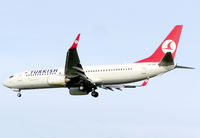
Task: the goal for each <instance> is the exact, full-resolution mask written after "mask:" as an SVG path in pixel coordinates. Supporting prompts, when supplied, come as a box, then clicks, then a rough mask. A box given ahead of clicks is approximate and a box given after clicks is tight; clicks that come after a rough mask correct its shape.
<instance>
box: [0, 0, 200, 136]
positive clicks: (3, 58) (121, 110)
mask: <svg viewBox="0 0 200 138" xmlns="http://www.w3.org/2000/svg"><path fill="white" fill-rule="evenodd" d="M199 6H200V2H199V1H198V0H196V1H195V0H190V1H188V0H167V1H164V0H150V1H148V0H146V1H144V0H140V1H138V0H120V1H117V0H101V1H94V0H93V1H92V0H91V1H90V0H71V1H68V0H56V1H53V0H17V1H15V0H6V1H3V0H1V1H0V48H1V50H0V63H1V71H0V82H1V83H2V82H3V81H4V80H6V79H7V78H8V77H9V76H10V75H12V74H14V73H17V72H21V71H26V70H31V69H42V68H52V67H55V68H57V67H64V64H65V56H66V52H67V50H68V48H69V47H70V46H71V44H72V42H73V41H74V39H75V37H76V35H77V34H78V33H81V37H80V43H79V47H78V52H79V56H80V59H81V63H82V64H83V65H99V64H100V65H103V64H106V65H107V64H119V63H133V62H134V61H137V60H140V59H143V58H145V57H147V56H149V55H151V54H152V53H153V52H154V51H155V49H156V48H157V47H158V45H159V44H160V43H161V42H162V41H163V39H164V38H165V37H166V36H167V34H168V33H169V32H170V31H171V29H172V28H173V27H174V26H175V25H176V24H183V25H184V27H183V31H182V35H181V39H180V43H179V47H178V50H177V53H176V62H177V63H178V64H179V65H187V66H193V67H195V68H197V69H195V70H180V69H177V70H174V71H171V72H169V73H167V74H165V75H162V76H159V77H157V78H153V79H150V81H149V84H148V86H147V87H144V88H138V89H131V90H124V91H123V92H120V91H114V92H111V91H106V90H98V92H99V94H100V96H99V98H97V99H95V98H93V97H91V96H90V95H88V96H80V97H77V96H70V95H69V93H68V89H64V88H63V89H46V90H29V91H22V98H18V97H17V96H16V93H15V92H13V91H12V90H10V89H8V88H5V87H3V86H2V85H1V86H0V92H1V94H0V137H1V138H13V137H15V138H55V137H58V138H111V137H113V138H122V137H123V138H133V137H136V138H147V137H148V138H161V137H162V138H169V137H170V138H188V137H192V138H199V137H200V100H199V99H200V91H199V88H200V86H199V85H200V81H199V77H200V72H199V68H200V62H199V59H200V56H199V55H200V54H199V51H200V44H199V40H200V18H199V14H200V8H199Z"/></svg>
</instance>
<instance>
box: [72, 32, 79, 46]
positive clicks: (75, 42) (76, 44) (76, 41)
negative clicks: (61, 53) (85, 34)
mask: <svg viewBox="0 0 200 138" xmlns="http://www.w3.org/2000/svg"><path fill="white" fill-rule="evenodd" d="M79 38H80V33H79V34H78V35H77V37H76V39H75V41H74V43H73V44H72V46H71V48H70V50H74V49H76V48H77V46H78V42H79Z"/></svg>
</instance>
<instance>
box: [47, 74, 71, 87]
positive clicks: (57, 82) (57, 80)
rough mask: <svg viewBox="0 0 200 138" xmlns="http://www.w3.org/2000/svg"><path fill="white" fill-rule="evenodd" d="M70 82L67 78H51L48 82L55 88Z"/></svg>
mask: <svg viewBox="0 0 200 138" xmlns="http://www.w3.org/2000/svg"><path fill="white" fill-rule="evenodd" d="M68 81H69V80H68V79H67V80H66V79H65V76H50V77H49V78H48V80H47V82H48V84H49V85H53V86H65V85H66V83H67V82H68Z"/></svg>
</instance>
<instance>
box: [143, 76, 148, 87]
mask: <svg viewBox="0 0 200 138" xmlns="http://www.w3.org/2000/svg"><path fill="white" fill-rule="evenodd" d="M148 81H149V78H147V79H146V80H145V81H144V82H143V83H142V85H141V86H146V85H147V83H148Z"/></svg>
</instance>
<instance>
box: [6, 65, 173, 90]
mask: <svg viewBox="0 0 200 138" xmlns="http://www.w3.org/2000/svg"><path fill="white" fill-rule="evenodd" d="M174 67H175V66H174V65H171V66H159V65H158V63H134V64H122V65H107V66H86V67H83V70H84V72H85V74H86V76H87V77H88V78H89V79H90V80H92V82H94V83H95V84H96V85H97V86H100V85H111V84H112V85H113V84H125V83H131V82H137V81H140V80H144V79H147V78H151V77H154V76H157V75H160V74H163V73H165V72H168V71H170V70H172V69H174ZM64 82H67V81H66V79H65V76H64V69H63V68H59V69H48V70H32V71H27V72H21V73H17V74H15V75H14V76H13V77H11V78H9V79H8V80H6V81H5V82H4V85H5V86H7V87H9V88H11V89H13V90H23V89H40V88H57V87H67V84H65V83H64Z"/></svg>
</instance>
